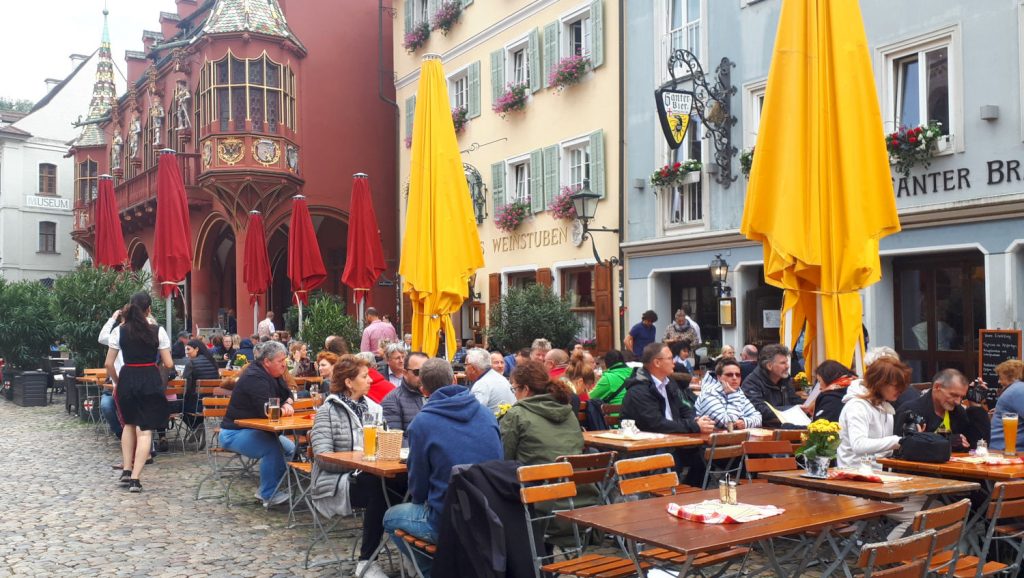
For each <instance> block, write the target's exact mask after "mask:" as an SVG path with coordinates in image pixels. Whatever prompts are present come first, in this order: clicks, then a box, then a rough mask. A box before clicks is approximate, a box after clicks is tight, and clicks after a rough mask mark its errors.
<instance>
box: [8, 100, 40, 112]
mask: <svg viewBox="0 0 1024 578" xmlns="http://www.w3.org/2000/svg"><path fill="white" fill-rule="evenodd" d="M35 105H36V103H34V102H32V101H31V100H25V99H22V98H19V99H14V98H7V97H4V96H0V111H4V112H8V111H9V112H28V111H30V110H32V107H33V106H35Z"/></svg>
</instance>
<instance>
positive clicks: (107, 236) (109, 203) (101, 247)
mask: <svg viewBox="0 0 1024 578" xmlns="http://www.w3.org/2000/svg"><path fill="white" fill-rule="evenodd" d="M95 218H96V258H95V260H94V261H93V265H94V266H96V267H100V266H104V267H110V268H111V269H118V268H121V267H124V264H125V262H126V261H128V249H126V248H125V246H124V233H122V232H121V217H120V216H118V214H117V199H115V198H114V178H113V177H111V176H110V175H100V191H99V198H97V199H96V214H95Z"/></svg>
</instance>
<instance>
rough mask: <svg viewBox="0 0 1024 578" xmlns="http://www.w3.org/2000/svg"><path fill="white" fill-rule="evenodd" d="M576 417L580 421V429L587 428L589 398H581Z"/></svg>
mask: <svg viewBox="0 0 1024 578" xmlns="http://www.w3.org/2000/svg"><path fill="white" fill-rule="evenodd" d="M576 419H577V420H579V422H580V429H585V428H584V426H585V425H586V423H587V400H585V399H581V400H580V411H579V412H577V413H576Z"/></svg>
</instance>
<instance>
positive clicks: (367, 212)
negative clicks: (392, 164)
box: [341, 173, 387, 324]
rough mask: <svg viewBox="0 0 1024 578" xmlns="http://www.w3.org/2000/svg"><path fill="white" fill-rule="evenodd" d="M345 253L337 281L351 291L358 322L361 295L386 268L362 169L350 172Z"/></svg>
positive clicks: (364, 295) (368, 186)
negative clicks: (358, 171)
mask: <svg viewBox="0 0 1024 578" xmlns="http://www.w3.org/2000/svg"><path fill="white" fill-rule="evenodd" d="M346 252H347V254H348V256H347V257H346V259H345V271H344V272H343V273H342V274H341V282H342V283H344V284H345V285H348V286H349V287H351V288H352V290H353V291H355V300H356V303H358V304H359V323H360V324H361V323H362V322H363V321H362V320H363V307H364V306H365V304H366V303H365V298H366V295H367V294H368V293H369V291H370V289H371V288H372V287H373V285H374V283H376V282H377V278H378V277H380V274H381V273H383V272H384V270H385V269H386V268H387V267H386V266H385V265H384V247H383V246H382V245H381V242H380V231H379V229H378V225H377V213H375V212H374V210H373V201H372V200H371V198H370V179H369V177H367V175H366V174H365V173H356V174H354V175H352V199H351V201H350V202H349V210H348V247H347V249H346Z"/></svg>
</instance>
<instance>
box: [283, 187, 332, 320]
mask: <svg viewBox="0 0 1024 578" xmlns="http://www.w3.org/2000/svg"><path fill="white" fill-rule="evenodd" d="M292 200H293V201H294V202H293V203H292V221H291V226H290V227H289V230H288V278H289V279H291V281H292V294H293V296H294V299H295V302H296V303H297V304H298V306H299V333H300V334H301V333H302V306H303V305H305V304H306V303H309V292H310V291H312V290H313V289H316V288H317V287H318V286H319V285H320V284H321V283H323V282H324V279H326V278H327V270H326V269H325V268H324V260H323V258H322V257H321V256H320V245H318V244H317V240H316V231H315V230H314V229H313V219H312V218H310V216H309V207H307V206H306V197H304V196H303V195H295V196H294V197H292Z"/></svg>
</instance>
